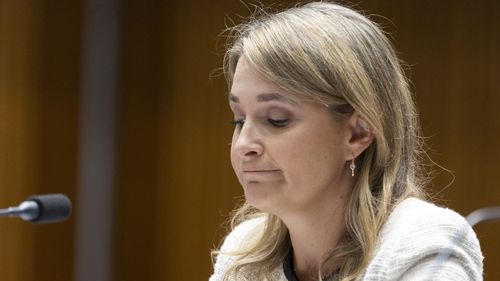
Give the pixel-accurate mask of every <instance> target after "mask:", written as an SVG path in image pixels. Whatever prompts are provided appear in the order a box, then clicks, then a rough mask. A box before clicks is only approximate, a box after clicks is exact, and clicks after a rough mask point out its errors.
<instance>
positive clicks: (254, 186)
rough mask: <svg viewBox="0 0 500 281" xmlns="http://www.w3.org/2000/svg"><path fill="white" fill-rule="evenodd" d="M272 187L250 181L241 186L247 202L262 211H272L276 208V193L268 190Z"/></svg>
mask: <svg viewBox="0 0 500 281" xmlns="http://www.w3.org/2000/svg"><path fill="white" fill-rule="evenodd" d="M274 188H275V187H274ZM274 188H273V187H269V186H264V185H262V184H259V183H250V184H246V185H245V186H243V189H244V190H245V199H246V201H247V203H248V204H250V205H251V206H252V207H254V208H256V209H257V210H259V211H262V212H272V210H273V209H275V208H276V206H277V204H276V203H277V202H276V200H275V197H276V194H273V192H270V191H272V190H273V189H274Z"/></svg>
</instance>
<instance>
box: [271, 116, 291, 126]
mask: <svg viewBox="0 0 500 281" xmlns="http://www.w3.org/2000/svg"><path fill="white" fill-rule="evenodd" d="M267 121H268V122H269V123H271V125H273V126H274V127H285V126H286V125H288V122H289V119H271V118H269V119H267Z"/></svg>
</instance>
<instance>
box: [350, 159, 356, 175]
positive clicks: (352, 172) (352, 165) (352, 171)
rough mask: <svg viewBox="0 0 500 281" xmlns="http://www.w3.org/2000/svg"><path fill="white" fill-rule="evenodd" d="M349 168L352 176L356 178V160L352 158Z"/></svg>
mask: <svg viewBox="0 0 500 281" xmlns="http://www.w3.org/2000/svg"><path fill="white" fill-rule="evenodd" d="M349 168H351V176H352V177H354V170H355V169H356V165H355V164H354V158H352V160H351V165H349Z"/></svg>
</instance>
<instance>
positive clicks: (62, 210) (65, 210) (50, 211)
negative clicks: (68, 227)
mask: <svg viewBox="0 0 500 281" xmlns="http://www.w3.org/2000/svg"><path fill="white" fill-rule="evenodd" d="M27 201H34V202H35V203H36V204H37V205H38V207H39V212H38V216H37V217H35V218H34V219H32V220H30V221H31V222H32V223H51V222H58V221H63V220H65V219H67V218H68V217H69V215H70V214H71V201H70V200H69V198H68V197H66V195H64V194H44V195H34V196H31V197H29V198H28V199H27Z"/></svg>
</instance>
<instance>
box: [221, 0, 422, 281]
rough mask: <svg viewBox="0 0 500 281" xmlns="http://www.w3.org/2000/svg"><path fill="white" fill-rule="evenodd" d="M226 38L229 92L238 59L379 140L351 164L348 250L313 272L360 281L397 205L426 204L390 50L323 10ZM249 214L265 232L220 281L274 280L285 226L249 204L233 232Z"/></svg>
mask: <svg viewBox="0 0 500 281" xmlns="http://www.w3.org/2000/svg"><path fill="white" fill-rule="evenodd" d="M230 33H231V36H230V42H229V47H228V50H227V52H226V55H225V58H224V73H225V75H226V79H227V82H228V86H229V88H231V86H232V82H233V75H234V72H235V69H236V65H237V63H238V60H239V58H241V57H245V60H246V61H247V62H248V63H249V64H250V65H251V66H252V67H253V68H254V69H255V70H257V71H258V72H260V73H261V74H262V75H263V76H264V77H265V78H266V79H268V80H269V81H270V82H271V83H273V84H275V85H277V86H279V87H281V88H283V89H284V90H286V91H287V92H289V93H292V94H293V96H294V98H299V99H306V100H313V101H317V102H320V103H323V104H327V105H329V106H330V107H331V108H332V109H333V110H334V111H335V112H337V113H339V114H351V113H352V112H357V113H359V114H360V115H361V116H362V118H363V120H365V121H366V123H367V124H368V125H369V127H370V128H371V129H372V132H373V135H374V136H375V141H374V142H373V143H372V144H371V145H370V146H369V147H368V148H367V149H366V150H365V151H364V152H363V153H362V155H360V156H359V158H358V159H357V166H358V167H359V168H357V176H356V181H355V184H354V186H353V190H352V195H351V197H350V198H349V202H348V207H347V210H346V217H345V223H346V229H347V234H346V235H347V237H348V242H347V243H344V244H342V245H340V246H338V247H337V249H335V250H334V251H333V252H332V253H331V254H330V255H329V256H328V258H327V259H326V260H325V261H324V262H323V264H321V265H319V268H320V269H321V267H322V266H323V265H324V264H325V263H326V261H327V260H330V259H332V258H336V259H338V260H339V261H340V264H339V279H340V280H343V281H349V280H354V279H356V278H357V277H359V276H360V275H361V274H362V273H363V271H364V270H365V269H366V267H367V265H368V263H369V261H370V259H371V255H372V253H373V250H374V248H375V245H376V242H377V237H378V235H379V232H380V230H381V228H382V227H383V225H384V223H385V222H386V220H387V218H388V216H389V214H390V212H391V211H392V209H393V207H394V206H395V205H396V204H397V203H398V202H400V201H402V200H403V199H405V198H408V197H410V196H414V197H422V196H423V192H422V191H421V188H420V186H422V184H423V183H422V180H421V178H422V177H421V176H420V175H421V164H420V163H421V161H420V160H421V158H422V157H421V155H422V153H423V149H422V142H421V135H420V134H421V133H420V127H419V121H418V115H417V111H416V108H415V105H414V102H413V99H412V95H411V92H410V89H409V86H408V81H407V79H406V77H405V75H404V72H403V70H402V67H401V64H400V62H399V60H398V57H397V55H396V54H395V52H394V49H393V47H392V45H391V43H390V42H389V40H388V39H387V37H386V36H385V35H384V33H383V32H382V31H381V28H380V27H379V26H378V25H376V24H375V23H373V22H372V21H370V20H369V19H367V18H366V17H365V16H363V15H361V14H360V13H358V12H356V11H353V10H351V9H349V8H346V7H343V6H340V5H338V4H334V3H327V2H313V3H308V4H305V5H303V6H295V7H293V8H290V9H288V10H285V11H283V12H279V13H275V14H268V13H265V12H262V11H261V12H260V13H259V14H258V15H254V16H252V17H251V18H250V20H249V21H248V22H246V23H243V24H240V25H238V26H236V27H234V28H232V29H230ZM255 216H264V217H265V222H266V223H265V226H264V229H262V230H260V233H258V238H256V239H254V240H253V242H252V243H250V244H249V245H248V247H246V248H245V249H241V250H240V251H238V252H237V253H224V254H230V255H233V256H234V257H235V262H234V264H233V265H232V267H231V269H230V270H229V271H228V272H227V273H226V278H225V279H226V280H229V279H230V278H232V277H233V278H235V279H236V280H241V276H244V275H245V274H244V273H245V272H248V271H252V274H254V276H255V274H257V277H256V278H257V280H264V279H266V280H273V276H272V272H273V271H274V270H276V268H278V267H279V266H281V264H282V263H283V258H284V257H285V256H286V255H287V253H288V251H289V249H290V241H289V237H288V230H287V228H286V226H285V225H284V224H283V222H282V221H281V220H280V219H279V218H278V217H276V216H275V215H273V214H269V213H263V212H260V211H258V210H256V209H254V208H253V207H251V206H250V205H248V204H247V203H244V204H243V205H242V206H241V207H239V208H238V209H237V210H235V212H234V215H233V218H232V227H233V228H234V226H236V225H237V224H239V223H241V222H242V221H245V220H248V219H250V218H252V217H255ZM214 254H220V252H218V251H214ZM236 276H240V279H238V278H236ZM318 278H319V279H320V280H321V279H322V277H321V276H320V275H319V277H318Z"/></svg>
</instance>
